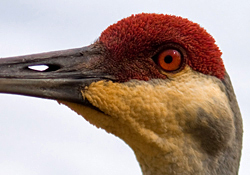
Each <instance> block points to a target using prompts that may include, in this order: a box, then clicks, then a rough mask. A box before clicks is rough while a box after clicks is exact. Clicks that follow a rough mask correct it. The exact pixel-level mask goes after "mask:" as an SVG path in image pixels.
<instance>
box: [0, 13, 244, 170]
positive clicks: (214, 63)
mask: <svg viewBox="0 0 250 175" xmlns="http://www.w3.org/2000/svg"><path fill="white" fill-rule="evenodd" d="M38 65H45V66H47V68H46V69H45V70H42V71H39V70H36V69H34V68H33V66H38ZM0 92H2V93H11V94H21V95H28V96H35V97H41V98H48V99H54V100H57V101H58V102H59V103H62V104H65V105H66V106H68V107H69V108H71V109H72V110H73V111H75V112H77V113H78V114H79V115H82V116H83V117H84V118H85V119H86V120H88V121H89V122H90V123H92V124H94V125H95V126H97V127H100V128H103V129H105V130H106V131H107V132H110V133H112V134H114V135H116V136H118V137H120V138H121V139H123V140H124V141H125V142H126V143H127V144H128V145H129V146H130V147H131V148H132V149H133V150H134V152H135V155H136V157H137V160H138V161H139V163H140V166H141V168H142V171H143V173H144V175H150V174H154V175H163V174H227V175H229V174H232V175H233V174H237V172H238V167H239V160H240V155H241V145H242V141H241V140H242V121H241V115H240V111H239V108H238V104H237V101H236V98H235V95H234V91H233V88H232V85H231V82H230V79H229V76H228V74H227V72H226V70H225V67H224V65H223V61H222V59H221V52H220V50H219V48H218V47H217V45H216V44H215V40H214V39H213V37H212V36H211V35H210V34H208V33H207V32H206V30H205V29H203V28H202V27H200V26H199V25H198V24H196V23H193V22H191V21H189V20H187V19H184V18H181V17H177V16H172V15H163V14H145V13H143V14H138V15H132V16H130V17H128V18H125V19H122V20H121V21H119V22H117V23H116V24H113V25H111V26H109V27H108V28H107V29H106V30H104V31H103V32H102V34H101V36H100V37H99V39H98V40H97V41H96V42H95V43H93V44H91V45H90V46H87V47H82V48H77V49H70V50H64V51H56V52H49V53H42V54H35V55H28V56H19V57H12V58H3V59H0Z"/></svg>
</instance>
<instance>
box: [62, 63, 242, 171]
mask: <svg viewBox="0 0 250 175" xmlns="http://www.w3.org/2000/svg"><path fill="white" fill-rule="evenodd" d="M82 94H83V97H84V98H87V99H88V100H89V102H90V103H91V104H92V105H93V106H95V107H97V108H99V109H100V110H101V111H102V112H100V111H96V110H94V109H91V108H88V107H84V106H82V105H77V104H73V103H68V102H62V103H64V104H65V105H67V106H68V107H70V108H71V109H73V110H74V111H76V112H77V113H78V114H80V115H82V116H83V117H84V118H85V119H86V120H88V121H89V122H90V123H92V124H94V125H96V126H97V127H101V128H103V129H105V130H106V131H107V132H110V133H113V134H114V135H116V136H118V137H120V138H121V139H122V140H124V141H125V142H126V143H127V144H128V145H129V146H130V147H131V148H132V149H133V150H134V152H135V154H136V157H137V159H138V161H139V163H140V166H141V168H142V171H143V173H144V175H166V174H182V175H185V174H187V175H191V174H192V175H195V174H205V175H206V174H207V175H210V174H218V173H216V172H218V171H219V170H218V169H220V166H221V165H219V163H218V162H220V161H221V162H222V163H223V164H224V165H225V167H223V168H222V169H223V171H224V170H226V172H230V166H229V165H230V164H231V163H230V162H228V163H227V162H225V161H223V160H225V159H227V157H223V156H224V155H225V152H226V151H227V152H230V151H233V149H231V148H233V146H232V145H233V144H234V142H235V128H234V123H233V121H234V119H233V112H232V110H231V108H230V104H229V101H228V98H227V96H226V94H225V87H224V86H223V85H222V83H221V82H220V81H219V80H217V79H216V78H213V77H207V76H205V75H202V74H197V73H195V72H193V71H192V70H191V69H189V68H187V70H186V71H185V73H184V74H183V75H177V77H173V78H172V80H152V81H149V82H144V81H136V80H133V81H130V82H127V83H114V82H111V81H109V82H106V81H99V82H94V83H92V84H91V85H90V86H89V87H87V88H85V89H84V90H83V91H82ZM227 156H228V155H227ZM229 156H230V155H229ZM232 157H233V155H231V157H230V158H229V159H228V160H229V161H232V162H238V160H233V158H232ZM224 165H223V166H224ZM227 169H228V170H227ZM217 170H218V171H217ZM234 172H235V170H234ZM220 174H221V173H220ZM224 174H225V173H224ZM234 174H235V173H234Z"/></svg>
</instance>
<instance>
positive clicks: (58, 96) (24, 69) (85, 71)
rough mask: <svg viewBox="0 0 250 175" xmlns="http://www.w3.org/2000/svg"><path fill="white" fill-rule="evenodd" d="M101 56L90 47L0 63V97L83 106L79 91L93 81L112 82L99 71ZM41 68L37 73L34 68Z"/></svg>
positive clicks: (4, 59) (97, 50)
mask: <svg viewBox="0 0 250 175" xmlns="http://www.w3.org/2000/svg"><path fill="white" fill-rule="evenodd" d="M102 60H103V53H102V52H101V51H100V49H98V48H96V47H93V46H92V45H91V46H88V47H83V48H77V49H70V50H64V51H56V52H48V53H42V54H34V55H27V56H18V57H10V58H2V59H0V93H10V94H20V95H27V96H34V97H41V98H47V99H55V100H64V101H69V102H75V103H81V104H86V103H88V102H87V101H86V100H85V99H83V97H82V93H81V91H82V90H83V89H84V87H86V86H88V85H89V84H91V83H92V82H94V81H99V80H103V79H110V80H112V79H113V77H112V76H110V75H107V74H106V73H105V72H103V71H102V70H101V66H100V65H101V62H102ZM39 65H44V66H46V69H44V70H37V69H34V68H33V67H34V66H39Z"/></svg>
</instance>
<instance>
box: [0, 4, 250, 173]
mask: <svg viewBox="0 0 250 175" xmlns="http://www.w3.org/2000/svg"><path fill="white" fill-rule="evenodd" d="M249 8H250V1H249V0H245V1H244V0H238V1H236V0H228V1H222V0H221V1H220V0H210V1H204V0H188V1H187V0H164V1H163V0H162V1H160V0H154V1H153V0H152V1H149V0H126V1H123V0H120V1H115V0H113V1H111V0H105V1H101V0H99V1H97V0H89V1H86V0H68V1H66V0H1V1H0V57H8V56H15V55H24V54H32V53H38V52H44V51H52V50H59V49H68V48H76V47H82V46H86V45H89V44H91V43H93V42H94V41H95V40H96V39H97V38H98V37H99V36H100V33H101V32H102V31H103V30H104V29H105V28H107V27H108V26H109V25H111V24H113V23H115V22H116V21H118V20H120V19H122V18H124V17H127V16H130V15H131V14H135V13H141V12H154V13H164V14H173V15H178V16H182V17H186V18H188V19H190V20H192V21H194V22H197V23H199V24H200V25H201V26H203V27H205V28H206V29H207V31H208V32H209V33H210V34H212V35H213V36H214V38H215V39H216V41H217V44H218V45H219V47H220V49H221V50H222V52H223V56H222V57H223V60H224V63H225V66H226V69H227V71H228V73H229V75H230V77H231V80H232V82H233V85H234V89H235V92H236V95H237V99H238V102H239V105H240V108H241V113H242V116H243V121H244V130H245V132H244V149H243V156H242V161H241V168H240V173H239V174H240V175H248V174H249V170H250V168H249V165H250V164H249V161H250V129H249V128H250V118H249V116H250V106H249V99H250V91H249V86H250V82H249V76H250V74H249V69H250V67H249V63H250V61H249V57H250V56H249V51H250V48H249V46H250V10H249ZM0 114H1V117H0V174H6V175H17V174H18V175H45V174H46V175H55V174H60V175H69V174H70V175H80V174H86V175H97V174H109V175H118V174H119V175H127V174H129V175H139V174H141V170H140V168H139V165H138V163H137V161H136V159H135V156H134V154H133V152H132V150H131V149H130V148H129V147H128V146H127V145H126V144H125V143H124V142H123V141H121V140H120V139H118V138H116V137H114V136H113V135H111V134H107V133H106V132H105V131H103V130H101V129H96V128H95V127H94V126H92V125H90V124H89V123H88V122H86V121H85V120H84V119H83V118H82V117H80V116H78V115H76V114H75V113H74V112H72V111H71V110H70V109H68V108H67V107H65V106H62V105H59V104H58V103H57V102H55V101H52V100H44V99H38V98H31V97H24V96H16V95H6V94H0Z"/></svg>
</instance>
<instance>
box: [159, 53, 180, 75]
mask: <svg viewBox="0 0 250 175" xmlns="http://www.w3.org/2000/svg"><path fill="white" fill-rule="evenodd" d="M157 62H158V65H159V66H160V67H161V68H162V69H163V70H165V71H175V70H177V69H179V68H180V67H181V64H182V56H181V54H180V52H179V51H177V50H174V49H168V50H164V51H163V52H161V53H160V54H159V55H158V57H157Z"/></svg>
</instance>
